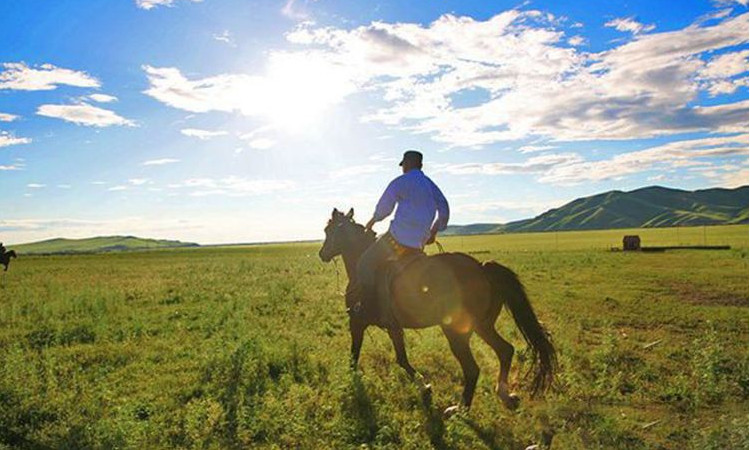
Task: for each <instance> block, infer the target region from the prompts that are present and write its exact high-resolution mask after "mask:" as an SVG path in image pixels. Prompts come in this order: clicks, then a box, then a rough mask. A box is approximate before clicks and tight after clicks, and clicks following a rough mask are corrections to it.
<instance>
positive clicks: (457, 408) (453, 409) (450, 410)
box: [443, 405, 463, 420]
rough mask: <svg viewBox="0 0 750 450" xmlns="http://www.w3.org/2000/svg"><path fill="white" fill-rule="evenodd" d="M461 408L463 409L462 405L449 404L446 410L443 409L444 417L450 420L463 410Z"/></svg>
mask: <svg viewBox="0 0 750 450" xmlns="http://www.w3.org/2000/svg"><path fill="white" fill-rule="evenodd" d="M461 410H463V408H462V407H461V405H453V406H449V407H447V408H445V411H443V419H445V420H448V419H450V418H451V417H453V416H455V415H456V414H458V413H459V412H461Z"/></svg>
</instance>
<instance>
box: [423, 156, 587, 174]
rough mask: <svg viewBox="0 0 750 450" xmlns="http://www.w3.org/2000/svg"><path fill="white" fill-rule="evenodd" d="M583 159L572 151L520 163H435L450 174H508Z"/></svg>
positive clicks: (551, 166)
mask: <svg viewBox="0 0 750 450" xmlns="http://www.w3.org/2000/svg"><path fill="white" fill-rule="evenodd" d="M582 161H583V158H581V157H580V156H579V155H576V154H574V153H559V154H552V155H542V156H535V157H532V158H529V159H528V160H526V161H524V162H522V163H499V162H498V163H463V164H445V165H442V166H441V165H437V164H436V165H435V168H436V171H437V172H445V173H449V174H452V175H472V174H481V175H510V174H529V173H545V172H549V171H551V170H552V169H554V168H555V167H558V166H568V165H571V164H575V163H580V162H582Z"/></svg>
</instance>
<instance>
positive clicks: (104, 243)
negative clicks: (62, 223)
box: [9, 236, 198, 254]
mask: <svg viewBox="0 0 750 450" xmlns="http://www.w3.org/2000/svg"><path fill="white" fill-rule="evenodd" d="M175 247H198V244H195V243H192V242H181V241H170V240H164V239H144V238H139V237H135V236H99V237H93V238H87V239H63V238H58V239H48V240H46V241H39V242H32V243H29V244H20V245H12V246H9V248H10V249H13V250H15V251H16V252H17V253H19V254H40V253H42V254H66V253H101V252H117V251H129V250H147V249H159V248H175Z"/></svg>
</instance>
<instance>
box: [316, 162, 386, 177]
mask: <svg viewBox="0 0 750 450" xmlns="http://www.w3.org/2000/svg"><path fill="white" fill-rule="evenodd" d="M387 170H388V169H387V168H386V167H385V166H384V165H382V164H361V165H358V166H349V167H345V168H343V169H339V170H335V171H333V172H331V174H330V177H331V178H332V179H343V178H351V179H356V178H357V177H361V176H363V175H370V174H373V173H381V172H385V171H387Z"/></svg>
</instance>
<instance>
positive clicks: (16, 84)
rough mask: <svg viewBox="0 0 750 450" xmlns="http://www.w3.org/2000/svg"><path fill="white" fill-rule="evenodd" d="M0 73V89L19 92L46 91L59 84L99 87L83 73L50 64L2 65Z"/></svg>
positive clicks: (96, 82) (94, 80) (95, 81)
mask: <svg viewBox="0 0 750 450" xmlns="http://www.w3.org/2000/svg"><path fill="white" fill-rule="evenodd" d="M2 67H4V68H5V71H4V72H0V89H11V90H20V91H46V90H52V89H55V88H57V86H59V85H61V84H65V85H68V86H77V87H99V81H98V80H97V79H96V78H94V77H92V76H90V75H88V74H87V73H85V72H79V71H75V70H70V69H63V68H60V67H56V66H53V65H52V64H42V65H41V66H38V67H37V68H33V67H29V66H27V65H26V64H25V63H22V62H21V63H3V64H2Z"/></svg>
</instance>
